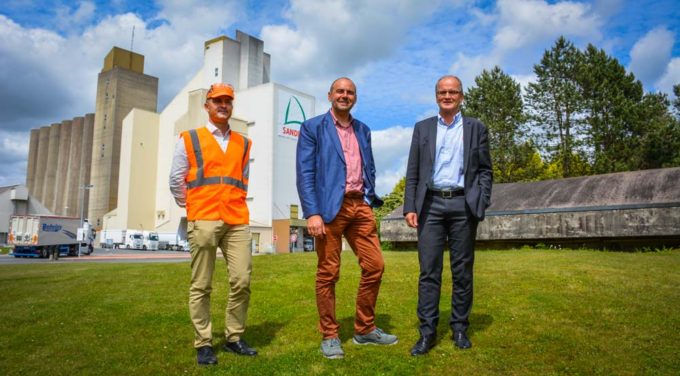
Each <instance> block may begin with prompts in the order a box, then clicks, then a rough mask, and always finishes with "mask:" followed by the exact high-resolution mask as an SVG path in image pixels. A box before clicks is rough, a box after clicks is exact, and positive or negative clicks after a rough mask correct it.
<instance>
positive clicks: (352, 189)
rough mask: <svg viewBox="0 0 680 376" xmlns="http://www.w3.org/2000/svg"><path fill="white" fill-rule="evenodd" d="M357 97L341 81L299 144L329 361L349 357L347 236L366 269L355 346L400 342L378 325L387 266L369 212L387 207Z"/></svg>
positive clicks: (347, 82) (300, 174) (299, 170)
mask: <svg viewBox="0 0 680 376" xmlns="http://www.w3.org/2000/svg"><path fill="white" fill-rule="evenodd" d="M356 99H357V93H356V86H355V85H354V82H352V80H350V79H349V78H345V77H343V78H338V79H337V80H335V81H334V82H333V84H332V85H331V88H330V91H329V92H328V101H329V102H331V109H330V111H328V112H327V113H325V114H323V115H320V116H317V117H314V118H312V119H309V120H307V121H305V122H304V123H302V126H301V127H300V139H299V140H298V144H297V156H296V157H297V158H296V160H297V161H296V170H297V189H298V194H299V196H300V202H301V203H302V211H303V214H304V217H305V218H307V230H308V231H309V233H310V234H311V235H312V236H314V237H315V238H316V253H317V257H318V264H317V271H316V305H317V309H318V310H319V330H320V331H321V334H322V336H323V339H322V341H321V352H322V353H323V355H324V356H325V357H326V358H330V359H336V358H342V357H343V356H344V351H343V350H342V345H341V341H340V339H339V338H338V328H339V325H338V321H337V319H336V317H335V283H336V282H337V281H338V279H339V278H340V252H341V251H342V236H343V235H344V236H345V238H346V239H347V242H348V243H349V245H350V247H352V250H353V251H354V253H355V254H356V255H357V257H358V258H359V266H360V267H361V281H360V282H359V292H358V293H357V301H356V318H355V321H354V338H353V342H354V343H355V344H359V345H364V344H378V345H391V344H394V343H396V342H397V337H396V336H394V335H391V334H387V333H385V332H383V331H382V330H381V329H380V328H377V327H376V326H375V323H374V320H375V304H376V301H377V299H378V291H379V289H380V282H381V279H382V274H383V269H384V262H383V257H382V253H381V250H380V242H379V240H378V233H377V229H376V224H375V217H374V215H373V211H372V209H371V207H379V206H381V205H382V200H380V198H379V197H378V196H377V195H376V194H375V165H374V163H373V152H372V150H371V131H370V130H369V129H368V127H367V126H366V124H364V123H362V122H360V121H359V120H357V119H354V118H353V117H352V115H351V114H350V110H351V109H352V107H353V106H354V103H356Z"/></svg>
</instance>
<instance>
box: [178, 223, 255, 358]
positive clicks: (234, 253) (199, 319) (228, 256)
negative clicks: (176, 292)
mask: <svg viewBox="0 0 680 376" xmlns="http://www.w3.org/2000/svg"><path fill="white" fill-rule="evenodd" d="M187 237H188V239H189V245H190V247H191V288H190V289H189V315H190V316H191V321H192V323H193V325H194V330H195V333H196V336H195V339H194V347H196V348H199V347H202V346H206V345H212V323H211V320H210V293H211V292H212V276H213V271H214V270H215V258H216V253H217V247H219V248H220V249H221V250H222V254H223V255H224V259H225V261H226V262H227V271H228V273H229V300H228V302H227V308H226V312H225V320H224V321H225V324H224V326H225V329H224V333H225V336H226V337H227V341H229V342H235V341H238V340H239V339H240V338H241V335H242V334H243V332H244V330H245V326H246V316H247V314H248V302H249V300H250V272H251V269H252V264H251V258H252V256H251V253H250V243H251V235H250V228H249V227H248V225H228V224H225V223H224V222H222V221H200V220H199V221H192V222H189V223H188V227H187Z"/></svg>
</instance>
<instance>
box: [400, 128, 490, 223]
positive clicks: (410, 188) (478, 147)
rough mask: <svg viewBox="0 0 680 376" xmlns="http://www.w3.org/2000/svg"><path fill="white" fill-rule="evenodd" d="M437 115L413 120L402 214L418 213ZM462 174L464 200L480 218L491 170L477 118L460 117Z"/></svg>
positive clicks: (433, 145) (486, 201) (429, 169)
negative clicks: (461, 126) (461, 129)
mask: <svg viewBox="0 0 680 376" xmlns="http://www.w3.org/2000/svg"><path fill="white" fill-rule="evenodd" d="M437 121H438V120H437V117H436V116H434V117H431V118H428V119H425V120H422V121H419V122H418V123H416V125H415V127H414V129H413V138H412V139H411V150H410V151H409V155H408V164H407V165H406V186H405V192H404V215H406V214H407V213H417V214H418V216H419V217H420V215H421V214H422V211H423V204H424V203H425V195H426V194H427V190H428V188H429V187H428V184H430V180H431V179H432V168H433V166H434V159H435V155H434V154H435V149H436V144H437ZM463 142H464V144H463V174H464V175H465V178H464V180H465V187H464V188H465V203H466V204H467V207H468V208H469V209H470V212H471V213H472V215H473V216H474V217H475V218H477V219H478V220H480V221H481V220H484V215H485V211H486V208H487V207H488V206H489V204H490V203H491V186H492V184H493V169H492V167H491V154H490V151H489V137H488V131H487V129H486V126H484V124H482V122H481V121H479V120H477V119H474V118H469V117H466V116H463Z"/></svg>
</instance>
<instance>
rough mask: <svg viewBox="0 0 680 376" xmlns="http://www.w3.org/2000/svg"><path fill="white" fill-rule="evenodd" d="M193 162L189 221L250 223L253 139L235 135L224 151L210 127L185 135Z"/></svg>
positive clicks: (189, 191)
mask: <svg viewBox="0 0 680 376" xmlns="http://www.w3.org/2000/svg"><path fill="white" fill-rule="evenodd" d="M181 136H182V138H183V139H184V146H185V148H186V151H187V158H188V160H189V173H188V174H187V177H186V178H185V181H186V183H187V201H186V209H187V220H189V221H195V220H222V221H223V222H224V223H226V224H229V225H241V224H248V223H249V221H250V218H249V212H248V206H247V205H246V193H247V192H248V175H249V172H250V146H251V143H250V140H249V139H248V138H247V137H244V136H242V135H240V134H238V133H236V132H231V135H230V138H229V143H228V144H227V151H226V152H223V151H222V148H220V145H219V144H218V143H217V140H215V137H214V136H213V135H212V134H211V133H210V131H209V130H208V128H206V127H203V128H198V129H191V130H189V131H185V132H182V135H181Z"/></svg>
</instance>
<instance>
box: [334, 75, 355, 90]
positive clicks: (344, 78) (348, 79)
mask: <svg viewBox="0 0 680 376" xmlns="http://www.w3.org/2000/svg"><path fill="white" fill-rule="evenodd" d="M340 80H347V81H349V82H351V83H352V85H353V86H354V94H356V91H357V84H355V83H354V81H352V79H351V78H349V77H340V78H336V79H335V81H333V82H332V83H331V87H330V89H328V92H329V93H332V92H333V86H335V83H336V82H338V81H340Z"/></svg>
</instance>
